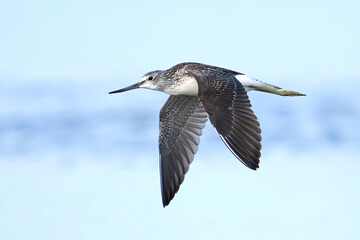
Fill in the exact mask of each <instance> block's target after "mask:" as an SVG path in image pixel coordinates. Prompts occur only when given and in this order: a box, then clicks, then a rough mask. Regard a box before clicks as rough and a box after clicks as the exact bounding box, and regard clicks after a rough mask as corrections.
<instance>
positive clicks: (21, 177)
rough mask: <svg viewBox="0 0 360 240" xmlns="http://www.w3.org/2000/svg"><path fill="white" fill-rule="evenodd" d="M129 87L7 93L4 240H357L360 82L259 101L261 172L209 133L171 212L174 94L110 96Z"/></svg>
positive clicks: (6, 89) (0, 182) (0, 235)
mask: <svg viewBox="0 0 360 240" xmlns="http://www.w3.org/2000/svg"><path fill="white" fill-rule="evenodd" d="M126 85H127V84H122V83H120V85H119V83H118V82H102V83H97V82H90V83H72V82H53V83H49V82H47V83H41V82H37V83H29V84H17V83H11V82H5V83H2V84H1V88H0V196H1V198H0V206H1V207H0V239H37V240H38V239H44V240H45V239H168V238H169V236H172V239H186V238H197V239H203V238H204V239H221V238H224V237H225V238H226V239H241V238H243V239H265V238H266V239H322V238H326V239H343V238H345V239H358V236H359V234H360V232H359V228H358V227H357V224H358V222H359V216H360V206H359V202H360V181H359V177H358V173H359V170H360V162H359V153H360V150H359V149H360V148H359V145H360V140H359V136H360V128H359V122H360V104H359V103H360V96H359V95H358V94H357V89H358V88H357V87H358V84H357V83H356V82H354V83H353V84H352V85H353V86H354V88H347V89H337V88H336V87H334V86H328V87H327V88H326V89H323V88H322V87H320V86H318V87H316V86H310V87H309V86H308V87H306V86H302V85H299V86H297V87H296V86H295V87H293V88H292V89H293V90H299V91H303V92H305V93H307V94H308V96H306V97H298V98H284V97H279V96H274V95H270V94H263V93H258V92H254V93H250V94H249V95H250V98H251V101H252V104H253V110H254V111H255V113H256V114H257V116H258V118H259V121H260V123H261V126H262V131H263V132H262V136H263V141H262V144H263V149H262V157H261V164H260V169H259V170H258V171H256V172H254V171H250V170H248V169H247V168H245V167H244V166H242V164H240V163H239V162H238V161H237V160H236V159H235V157H234V156H232V155H231V153H230V151H228V150H227V149H226V147H225V145H224V144H223V143H222V142H221V140H220V139H219V137H218V136H217V134H216V133H215V131H214V130H213V129H212V127H211V126H210V124H209V123H208V124H207V128H205V131H204V134H203V136H202V138H201V144H200V147H199V151H198V153H197V155H196V157H195V161H194V162H193V163H192V164H191V168H190V171H189V172H188V173H187V175H186V178H185V181H184V183H183V184H182V186H181V188H180V191H179V192H178V194H176V196H175V198H174V200H173V201H172V202H171V204H170V206H168V207H167V208H166V209H163V208H162V205H161V195H160V186H159V172H158V145H157V140H158V124H159V123H158V121H159V120H158V118H159V111H160V108H161V106H162V105H163V104H164V102H165V101H166V99H167V96H166V95H165V94H162V93H158V92H151V91H146V90H137V91H133V92H128V93H123V94H118V95H108V94H107V92H108V91H110V90H115V89H117V88H120V87H123V86H126ZM279 85H281V84H279ZM285 85H286V84H285ZM281 86H282V85H281ZM284 87H287V86H284ZM179 229H180V231H179ZM259 229H261V231H259ZM304 229H306V230H304Z"/></svg>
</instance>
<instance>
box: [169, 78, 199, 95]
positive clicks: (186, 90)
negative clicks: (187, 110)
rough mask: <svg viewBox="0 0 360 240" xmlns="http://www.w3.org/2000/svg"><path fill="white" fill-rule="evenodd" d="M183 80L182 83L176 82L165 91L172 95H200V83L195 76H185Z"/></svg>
mask: <svg viewBox="0 0 360 240" xmlns="http://www.w3.org/2000/svg"><path fill="white" fill-rule="evenodd" d="M181 80H182V81H181V84H174V85H172V86H171V87H170V88H168V89H166V90H165V92H166V93H168V94H171V95H191V96H197V95H198V93H199V85H198V83H197V81H196V79H195V78H194V77H192V76H185V77H183V78H182V79H181Z"/></svg>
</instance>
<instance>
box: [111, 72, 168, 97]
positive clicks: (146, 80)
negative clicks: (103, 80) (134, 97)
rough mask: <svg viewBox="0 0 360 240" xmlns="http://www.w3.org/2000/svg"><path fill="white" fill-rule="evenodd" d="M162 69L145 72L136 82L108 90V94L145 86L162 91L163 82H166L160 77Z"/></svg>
mask: <svg viewBox="0 0 360 240" xmlns="http://www.w3.org/2000/svg"><path fill="white" fill-rule="evenodd" d="M162 73H163V71H160V70H157V71H152V72H148V73H146V74H145V75H144V76H142V77H141V79H140V81H139V82H138V83H135V84H133V85H130V86H128V87H125V88H122V89H119V90H116V91H112V92H109V94H113V93H121V92H125V91H129V90H132V89H136V88H147V89H151V90H157V91H162V90H163V89H164V84H166V81H165V80H166V79H165V78H164V77H162Z"/></svg>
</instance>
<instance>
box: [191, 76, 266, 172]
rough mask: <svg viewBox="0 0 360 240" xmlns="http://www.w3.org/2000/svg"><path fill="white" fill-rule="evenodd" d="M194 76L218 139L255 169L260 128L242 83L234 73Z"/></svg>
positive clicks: (258, 151)
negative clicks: (218, 136)
mask: <svg viewBox="0 0 360 240" xmlns="http://www.w3.org/2000/svg"><path fill="white" fill-rule="evenodd" d="M197 79H198V82H199V85H200V100H201V102H202V104H203V106H204V108H205V110H206V111H207V113H208V114H209V118H210V121H211V123H212V125H213V126H214V128H215V129H216V131H217V132H218V134H219V135H220V137H221V139H222V140H223V141H224V143H225V144H226V146H227V147H228V148H229V149H230V151H231V152H232V153H233V154H234V155H235V156H236V157H237V158H238V159H239V160H240V161H241V162H242V163H244V164H245V165H246V166H247V167H249V168H251V169H253V170H256V169H257V168H258V167H259V158H260V155H261V154H260V149H261V143H260V141H261V135H260V133H261V130H260V124H259V122H258V120H257V118H256V116H255V114H254V112H253V111H252V110H251V109H250V107H251V104H250V100H249V98H248V96H247V93H246V91H245V89H244V87H243V86H242V85H241V83H240V82H239V81H237V80H236V78H235V76H234V75H233V74H227V73H221V72H220V73H219V72H213V73H207V74H206V75H201V76H200V77H199V76H198V77H197Z"/></svg>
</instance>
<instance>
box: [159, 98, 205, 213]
mask: <svg viewBox="0 0 360 240" xmlns="http://www.w3.org/2000/svg"><path fill="white" fill-rule="evenodd" d="M207 117H208V115H207V113H206V111H205V109H204V107H203V106H202V104H201V102H200V101H199V98H198V97H195V96H185V95H179V96H170V97H169V99H168V100H167V102H166V103H165V105H164V106H163V107H162V109H161V111H160V136H159V148H160V179H161V180H160V181H161V193H162V200H163V205H164V207H165V206H166V205H168V204H169V202H170V201H171V199H172V198H173V197H174V195H175V193H176V192H177V191H178V190H179V187H180V184H181V183H182V182H183V181H184V177H185V174H186V172H187V171H188V170H189V165H190V163H191V162H192V161H193V159H194V155H195V153H196V151H197V149H198V145H199V143H200V135H201V134H202V129H203V128H204V127H205V123H206V121H207Z"/></svg>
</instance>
